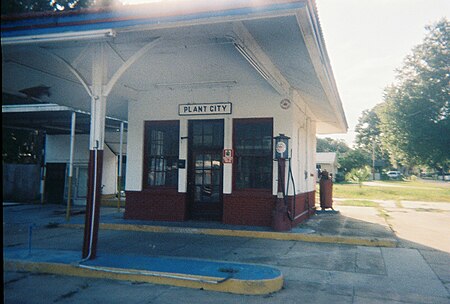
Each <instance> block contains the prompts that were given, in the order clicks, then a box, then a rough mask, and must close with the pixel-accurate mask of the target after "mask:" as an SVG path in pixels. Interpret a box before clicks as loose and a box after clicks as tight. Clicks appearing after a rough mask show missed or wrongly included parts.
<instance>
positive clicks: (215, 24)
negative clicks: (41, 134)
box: [1, 0, 347, 133]
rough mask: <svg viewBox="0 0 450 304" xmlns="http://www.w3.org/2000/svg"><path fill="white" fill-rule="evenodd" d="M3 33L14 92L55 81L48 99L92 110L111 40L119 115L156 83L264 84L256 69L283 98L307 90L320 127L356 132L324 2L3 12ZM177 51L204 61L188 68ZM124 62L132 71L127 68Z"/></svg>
mask: <svg viewBox="0 0 450 304" xmlns="http://www.w3.org/2000/svg"><path fill="white" fill-rule="evenodd" d="M205 25H208V26H205ZM1 39H2V49H3V57H2V61H3V65H2V73H3V77H2V79H3V80H2V89H3V91H7V92H11V93H13V94H16V93H17V92H19V91H20V90H21V89H23V88H24V87H32V86H37V85H46V86H48V87H50V88H51V92H52V95H51V96H50V94H49V96H47V97H45V98H44V99H45V100H43V101H44V102H57V103H59V104H61V105H65V106H69V107H73V108H79V109H81V110H83V111H89V110H90V100H89V96H87V95H86V91H87V92H88V91H89V83H90V74H91V71H90V68H91V67H90V66H88V65H86V64H85V61H86V58H87V57H88V56H89V51H90V47H91V45H92V43H95V42H104V43H105V44H106V45H107V47H108V50H107V51H106V52H105V54H106V56H107V63H108V66H109V67H111V69H110V76H111V78H113V79H114V80H115V82H114V83H113V85H114V87H112V86H111V87H110V88H109V89H110V96H109V97H108V108H107V113H108V115H110V116H114V117H119V118H121V119H123V120H126V119H127V117H126V113H127V103H128V102H133V100H138V99H139V98H140V96H141V95H142V94H143V92H148V91H151V90H153V89H155V88H156V89H159V88H161V87H163V86H166V87H168V86H169V85H170V84H179V85H183V84H187V83H188V81H190V84H191V85H194V84H205V83H207V82H208V81H209V82H211V83H212V82H214V83H225V82H227V83H230V82H233V83H245V82H249V81H250V82H251V81H253V82H254V83H257V82H258V81H260V80H257V79H256V78H255V77H254V75H253V76H252V77H253V78H252V77H250V76H249V74H250V73H253V74H255V72H258V73H259V74H261V75H262V76H263V78H264V79H265V82H264V83H265V85H270V86H271V87H272V88H273V89H274V90H275V91H277V92H278V93H279V94H280V98H281V97H291V96H292V91H297V92H298V93H299V95H300V96H301V97H302V99H303V101H304V102H305V103H306V104H307V105H308V107H309V108H310V110H311V112H312V115H313V116H314V119H315V120H316V122H317V129H318V132H319V133H343V132H346V131H347V122H346V119H345V114H344V111H343V108H342V104H341V101H340V98H339V94H338V91H337V88H336V84H335V81H334V77H333V73H332V69H331V66H330V63H329V59H328V55H327V52H326V49H325V44H324V40H323V37H322V33H321V29H320V24H319V22H318V18H317V12H316V7H315V3H314V1H307V0H303V1H299V0H297V1H295V0H256V1H255V0H253V1H250V0H236V1H204V0H203V1H195V2H194V1H180V2H177V1H167V2H158V3H151V4H146V5H139V6H128V7H121V8H120V9H117V10H114V9H102V10H99V9H97V10H93V9H87V10H80V11H76V12H67V13H58V14H54V13H52V14H46V13H42V14H29V15H21V16H9V17H5V16H2V38H1ZM239 47H241V49H243V50H244V51H245V53H246V54H247V55H248V56H249V57H250V60H249V59H248V58H245V59H247V60H249V62H251V61H253V62H255V63H256V64H255V65H256V66H257V67H256V68H255V66H253V68H254V70H251V68H250V70H249V68H247V70H244V68H243V64H240V63H241V62H242V60H244V58H243V57H244V56H241V55H242V52H241V51H240V50H239ZM139 52H140V53H139ZM239 53H241V55H240V54H239ZM136 54H138V55H139V56H136ZM171 55H172V56H174V57H176V58H182V59H183V60H185V61H186V62H191V64H193V65H197V66H198V68H197V67H193V68H190V69H189V71H187V72H186V75H184V74H183V73H182V72H181V71H179V65H180V64H179V63H178V66H177V61H176V60H173V61H174V62H173V63H172V62H171V61H172V60H171V58H173V57H170V56H171ZM133 56H134V57H133ZM200 57H201V58H200ZM199 58H200V59H199ZM131 59H133V60H131ZM227 60H229V61H227ZM124 65H127V66H126V68H127V69H126V70H125V69H122V70H121V68H122V67H123V66H124ZM177 69H178V70H177ZM258 69H259V70H258ZM219 70H220V73H218V71H219ZM260 70H262V72H261V71H260ZM117 71H119V72H120V73H118V72H117ZM161 71H164V72H165V73H164V72H161ZM196 72H197V73H196ZM144 73H145V74H144ZM188 74H190V75H188ZM201 74H203V75H201ZM218 74H220V75H222V76H221V77H222V78H218V76H217V75H218ZM264 74H265V75H266V76H264ZM143 75H145V77H143ZM192 75H195V77H192ZM5 76H6V77H5ZM8 76H9V77H8ZM114 77H115V78H114ZM144 78H145V79H144ZM211 79H212V80H211ZM116 81H117V82H116ZM148 94H151V93H148ZM68 97H69V98H68Z"/></svg>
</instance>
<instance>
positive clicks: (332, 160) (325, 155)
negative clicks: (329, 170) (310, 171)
mask: <svg viewBox="0 0 450 304" xmlns="http://www.w3.org/2000/svg"><path fill="white" fill-rule="evenodd" d="M316 163H318V164H337V157H336V152H317V153H316Z"/></svg>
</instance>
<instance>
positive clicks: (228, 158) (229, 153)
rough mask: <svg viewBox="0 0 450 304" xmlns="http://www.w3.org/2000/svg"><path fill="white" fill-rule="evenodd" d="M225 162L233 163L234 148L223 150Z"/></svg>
mask: <svg viewBox="0 0 450 304" xmlns="http://www.w3.org/2000/svg"><path fill="white" fill-rule="evenodd" d="M223 163H224V164H232V163H233V149H224V150H223Z"/></svg>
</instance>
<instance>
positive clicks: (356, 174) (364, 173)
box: [345, 166, 371, 187]
mask: <svg viewBox="0 0 450 304" xmlns="http://www.w3.org/2000/svg"><path fill="white" fill-rule="evenodd" d="M370 172H371V170H370V167H369V166H365V167H363V168H354V169H352V170H351V171H350V172H349V173H347V174H346V175H345V179H346V180H348V181H352V182H355V183H358V185H359V187H362V184H363V182H365V181H368V180H369V177H370Z"/></svg>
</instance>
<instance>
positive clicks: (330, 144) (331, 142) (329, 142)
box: [316, 137, 350, 153]
mask: <svg viewBox="0 0 450 304" xmlns="http://www.w3.org/2000/svg"><path fill="white" fill-rule="evenodd" d="M349 150H350V147H349V146H348V145H347V144H346V143H345V141H344V140H342V139H338V140H336V139H332V138H329V137H326V138H317V145H316V151H317V152H336V153H345V152H348V151H349Z"/></svg>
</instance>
